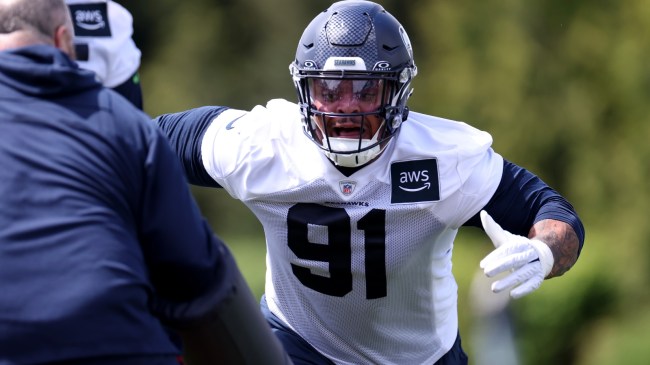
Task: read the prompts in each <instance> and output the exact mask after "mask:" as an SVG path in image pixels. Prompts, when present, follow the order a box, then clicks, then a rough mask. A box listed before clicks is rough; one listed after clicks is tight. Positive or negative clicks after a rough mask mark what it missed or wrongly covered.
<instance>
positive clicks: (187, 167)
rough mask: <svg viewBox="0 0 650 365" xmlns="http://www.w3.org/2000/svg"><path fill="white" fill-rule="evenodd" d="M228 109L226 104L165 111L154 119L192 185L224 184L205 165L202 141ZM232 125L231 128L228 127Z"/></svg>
mask: <svg viewBox="0 0 650 365" xmlns="http://www.w3.org/2000/svg"><path fill="white" fill-rule="evenodd" d="M225 110H228V108H227V107H222V106H204V107H200V108H195V109H190V110H186V111H183V112H179V113H172V114H163V115H161V116H158V117H157V118H155V119H154V122H156V124H158V127H160V128H161V129H162V131H163V132H164V134H166V135H167V138H168V140H169V142H170V144H171V146H172V149H173V150H174V151H175V152H176V154H177V155H178V156H179V157H180V159H181V161H182V165H183V169H184V171H185V175H186V176H187V178H188V181H189V182H190V183H191V184H194V185H199V186H206V187H220V186H219V184H217V183H216V182H215V181H214V179H212V177H210V175H209V174H208V173H207V171H206V170H205V168H204V167H203V162H202V153H201V143H202V141H203V136H204V135H205V132H206V130H207V129H208V127H209V126H210V123H212V121H213V120H214V119H215V118H216V117H217V116H219V115H220V114H221V113H223V112H224V111H225ZM226 128H228V127H226Z"/></svg>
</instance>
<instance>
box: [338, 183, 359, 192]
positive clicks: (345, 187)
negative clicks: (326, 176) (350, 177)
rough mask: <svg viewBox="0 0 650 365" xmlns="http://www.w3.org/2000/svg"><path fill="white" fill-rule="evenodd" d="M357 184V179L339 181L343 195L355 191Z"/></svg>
mask: <svg viewBox="0 0 650 365" xmlns="http://www.w3.org/2000/svg"><path fill="white" fill-rule="evenodd" d="M356 186H357V183H356V182H355V181H347V180H346V181H339V187H340V188H341V192H342V193H343V195H350V194H352V192H354V188H355V187H356Z"/></svg>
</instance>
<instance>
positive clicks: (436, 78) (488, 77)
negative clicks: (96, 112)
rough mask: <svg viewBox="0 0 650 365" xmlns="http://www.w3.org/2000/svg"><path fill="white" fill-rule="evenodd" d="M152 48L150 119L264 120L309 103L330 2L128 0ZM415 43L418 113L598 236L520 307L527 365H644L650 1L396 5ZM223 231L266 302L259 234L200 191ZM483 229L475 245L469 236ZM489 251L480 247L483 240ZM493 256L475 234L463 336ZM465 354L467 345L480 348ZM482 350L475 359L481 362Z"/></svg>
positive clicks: (648, 317)
mask: <svg viewBox="0 0 650 365" xmlns="http://www.w3.org/2000/svg"><path fill="white" fill-rule="evenodd" d="M118 2H120V3H122V4H123V5H125V6H126V7H127V8H129V9H130V10H131V11H132V13H133V15H134V19H135V38H136V42H137V43H138V45H139V46H140V47H141V49H142V51H143V58H142V68H141V80H142V83H143V87H144V92H145V110H146V111H147V112H148V113H149V114H150V115H152V116H156V115H159V114H162V113H167V112H174V111H180V110H184V109H188V108H192V107H196V106H200V105H210V104H213V105H214V104H216V105H228V106H232V107H235V108H243V109H249V108H251V107H253V106H254V105H256V104H258V103H265V102H266V101H267V100H268V99H271V98H278V97H281V98H287V99H290V100H293V99H295V91H294V90H293V87H292V83H291V80H290V78H289V74H288V68H287V66H288V64H289V62H290V61H291V60H292V59H293V55H294V52H295V49H296V46H297V42H298V39H299V38H300V35H301V33H302V30H303V29H304V27H305V26H306V25H307V24H308V22H309V21H310V20H311V19H312V18H313V17H314V16H315V15H316V14H317V13H318V12H320V11H321V10H323V9H325V8H326V7H327V6H328V5H329V2H326V1H322V0H309V1H305V0H274V1H265V0H239V1H234V0H212V1H209V0H192V1H175V0H158V1H156V2H153V3H152V2H144V1H133V0H130V1H129V0H123V1H119V0H118ZM382 4H383V5H384V7H385V8H386V9H387V10H389V11H390V12H391V13H393V14H394V15H396V16H397V17H398V19H400V21H401V22H402V23H403V25H404V26H405V28H406V29H407V30H408V32H409V36H410V38H411V41H412V43H413V47H414V51H415V58H416V63H417V65H418V68H419V75H418V76H417V77H416V79H415V80H414V88H415V92H414V94H413V97H412V99H411V102H410V106H411V109H413V110H416V111H419V112H424V113H428V114H433V115H437V116H442V117H446V118H450V119H455V120H461V121H465V122H468V123H470V124H472V125H474V126H476V127H478V128H481V129H484V130H486V131H488V132H490V133H492V135H493V136H494V138H495V141H494V147H495V149H496V150H497V151H498V152H500V153H501V154H502V155H503V156H504V157H506V158H507V159H509V160H511V161H513V162H515V163H518V164H520V165H522V166H525V167H527V168H529V169H530V170H532V171H534V172H536V173H537V174H538V175H539V176H540V177H542V179H544V180H545V181H546V182H547V183H549V184H550V185H551V186H553V187H554V188H556V189H557V190H558V191H560V192H561V193H562V194H563V195H565V196H566V197H568V198H569V200H570V201H571V202H572V203H573V204H574V206H575V207H576V209H577V210H578V212H579V213H580V214H581V217H582V219H583V222H584V223H585V227H586V230H587V239H586V243H585V248H584V250H583V252H582V255H581V258H580V260H579V261H578V263H577V265H576V266H575V267H574V268H573V269H572V270H571V271H569V272H568V273H567V274H565V276H564V277H562V278H559V279H553V280H551V281H548V282H546V283H545V284H544V285H543V286H542V288H540V289H539V290H538V291H537V292H536V293H534V294H532V295H530V296H528V297H526V298H523V299H521V300H518V301H516V302H514V303H513V310H514V312H515V314H516V317H515V318H516V330H517V334H518V337H517V339H518V340H517V341H518V345H519V347H520V349H521V351H522V356H521V357H522V362H523V363H524V364H550V363H552V364H577V365H587V364H588V365H600V364H603V365H604V364H641V363H643V364H645V363H646V362H645V361H647V359H648V358H650V347H648V346H647V342H648V335H647V329H648V328H649V327H650V295H649V294H650V293H649V291H648V289H647V288H648V287H649V285H648V284H649V283H648V281H649V279H650V265H649V264H648V263H649V261H650V245H649V244H648V241H649V240H650V224H647V222H646V220H647V219H648V217H649V216H650V212H649V210H650V204H649V202H650V189H649V188H648V186H649V184H648V182H647V180H648V176H649V170H650V163H648V161H650V143H648V138H649V137H650V123H648V116H649V115H650V106H649V105H650V103H648V100H650V71H649V67H648V59H650V41H648V40H647V37H648V34H650V6H648V4H647V1H644V0H626V1H614V0H591V1H586V0H573V1H561V0H543V1H542V0H528V1H521V0H520V1H515V0H499V1H496V0H484V1H443V0H428V1H425V0H414V1H406V0H402V1H397V0H387V1H384V2H382ZM194 192H195V195H196V197H197V199H198V201H199V204H200V206H201V208H202V210H203V212H204V213H205V215H206V217H207V218H208V220H209V221H210V223H211V224H212V226H213V227H214V228H215V230H216V231H217V232H218V233H219V234H220V235H221V236H223V237H224V238H226V240H227V242H228V243H229V244H230V245H231V247H233V251H234V252H235V255H236V257H237V258H238V261H239V262H240V265H242V268H243V270H244V272H245V275H246V278H247V280H248V281H249V283H250V284H251V287H252V288H253V290H254V291H255V293H256V294H257V295H258V296H259V295H261V293H262V291H263V280H264V270H265V268H264V264H265V263H264V238H263V234H262V230H261V227H260V225H259V223H257V221H256V220H255V218H254V216H252V214H251V213H250V212H248V211H247V210H246V208H245V207H243V205H242V204H241V203H239V202H236V201H233V200H232V199H230V198H229V197H228V195H227V194H226V193H225V192H222V191H218V190H209V189H201V188H196V189H195V190H194ZM468 232H469V233H468ZM478 242H480V243H478ZM489 250H490V246H489V243H488V242H487V240H486V238H485V237H484V236H482V234H480V231H478V230H476V232H473V231H472V230H467V232H464V231H461V233H460V237H459V240H458V242H457V244H456V249H455V264H454V265H455V266H454V270H455V272H456V274H457V276H458V281H459V285H460V292H459V294H460V308H459V310H460V317H461V318H460V321H461V323H460V325H461V333H463V339H464V340H466V341H464V343H466V344H470V343H471V341H469V340H467V339H468V337H470V336H471V331H470V330H469V328H471V321H472V316H471V313H470V309H469V306H468V305H467V301H468V299H467V293H466V292H467V290H468V288H469V285H470V280H471V277H472V275H473V274H474V272H475V271H476V269H477V266H478V261H479V260H480V258H481V257H482V256H483V255H484V254H485V253H487V252H488V251H489ZM465 346H466V347H467V346H468V345H465ZM472 351H473V349H472V348H471V346H469V348H468V352H469V353H470V354H471V355H473V356H480V354H473V353H472ZM644 360H645V361H644Z"/></svg>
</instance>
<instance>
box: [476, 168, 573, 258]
mask: <svg viewBox="0 0 650 365" xmlns="http://www.w3.org/2000/svg"><path fill="white" fill-rule="evenodd" d="M484 209H485V210H486V211H487V212H488V213H489V214H490V215H491V216H492V217H493V218H494V220H495V221H497V222H499V224H500V225H501V226H502V227H503V228H504V229H506V230H508V231H509V232H512V233H514V234H518V235H522V236H528V232H529V230H530V227H532V226H533V225H534V224H535V223H537V222H539V221H541V220H543V219H555V220H559V221H562V222H565V223H567V224H569V225H570V226H571V227H572V228H573V230H574V231H575V232H576V235H577V236H578V240H579V242H580V249H579V251H578V254H579V253H580V250H582V245H583V242H584V236H585V231H584V226H583V224H582V222H581V220H580V218H579V217H578V214H577V213H576V211H575V209H574V208H573V206H572V205H571V204H570V203H569V202H568V201H567V200H566V199H565V198H564V197H563V196H561V195H560V194H559V193H558V192H557V191H555V190H554V189H552V188H551V187H550V186H548V185H547V184H546V183H545V182H544V181H542V180H541V179H540V178H539V177H538V176H536V175H535V174H533V173H531V172H530V171H528V170H526V169H524V168H522V167H520V166H517V165H516V164H514V163H512V162H509V161H507V160H504V162H503V174H502V177H501V181H500V183H499V186H498V188H497V190H496V192H495V193H494V195H493V196H492V198H491V199H490V201H489V202H488V203H487V204H486V205H485V208H484ZM465 225H467V226H474V227H479V228H482V225H481V219H480V217H479V215H478V213H477V214H476V215H475V216H474V217H472V218H471V219H469V220H468V221H467V222H466V223H465Z"/></svg>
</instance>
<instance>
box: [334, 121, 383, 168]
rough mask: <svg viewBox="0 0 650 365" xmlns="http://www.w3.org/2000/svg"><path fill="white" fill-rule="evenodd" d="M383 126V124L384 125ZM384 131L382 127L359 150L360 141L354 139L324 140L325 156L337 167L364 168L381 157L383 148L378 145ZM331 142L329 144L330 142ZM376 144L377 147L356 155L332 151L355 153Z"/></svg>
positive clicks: (362, 141)
mask: <svg viewBox="0 0 650 365" xmlns="http://www.w3.org/2000/svg"><path fill="white" fill-rule="evenodd" d="M382 125H383V124H382ZM381 131H382V128H381V127H380V128H379V129H377V132H375V135H374V136H372V138H370V139H362V140H361V147H360V148H359V140H358V139H353V138H338V137H329V138H323V147H325V150H323V152H324V153H325V155H326V156H327V157H328V158H329V159H330V160H332V162H334V163H335V164H336V165H338V166H343V167H359V166H363V165H365V164H366V163H368V162H369V161H371V160H372V159H374V158H375V157H377V156H379V154H380V153H381V151H382V150H383V148H382V147H381V145H380V144H378V143H377V140H378V139H379V133H380V132H381ZM328 141H329V142H328ZM373 144H376V146H374V147H372V148H369V149H367V150H364V151H361V152H354V153H336V152H330V151H354V150H359V149H364V148H367V147H370V146H372V145H373Z"/></svg>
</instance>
